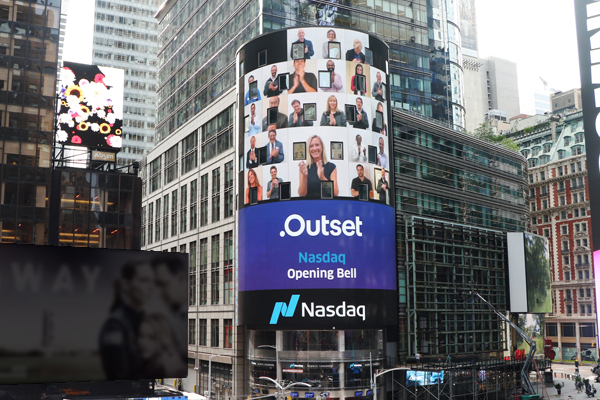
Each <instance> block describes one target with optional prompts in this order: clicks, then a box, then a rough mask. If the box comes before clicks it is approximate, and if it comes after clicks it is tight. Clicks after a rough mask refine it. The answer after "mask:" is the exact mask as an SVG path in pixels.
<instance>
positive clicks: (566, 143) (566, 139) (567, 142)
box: [563, 136, 571, 147]
mask: <svg viewBox="0 0 600 400" xmlns="http://www.w3.org/2000/svg"><path fill="white" fill-rule="evenodd" d="M563 141H564V143H563V146H565V147H566V146H568V145H570V144H571V137H569V136H565V137H564V139H563Z"/></svg>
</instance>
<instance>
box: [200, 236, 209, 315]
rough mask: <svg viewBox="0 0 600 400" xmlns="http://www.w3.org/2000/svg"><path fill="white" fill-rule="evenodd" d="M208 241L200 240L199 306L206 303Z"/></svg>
mask: <svg viewBox="0 0 600 400" xmlns="http://www.w3.org/2000/svg"><path fill="white" fill-rule="evenodd" d="M207 271H208V239H200V290H199V293H198V294H199V300H198V301H199V302H200V305H201V306H205V305H206V304H207V303H208V300H207V298H208V276H207Z"/></svg>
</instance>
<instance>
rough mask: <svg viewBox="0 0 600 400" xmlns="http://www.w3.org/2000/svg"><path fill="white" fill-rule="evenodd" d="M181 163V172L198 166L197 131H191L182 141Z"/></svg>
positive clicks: (183, 172) (184, 172)
mask: <svg viewBox="0 0 600 400" xmlns="http://www.w3.org/2000/svg"><path fill="white" fill-rule="evenodd" d="M182 152H183V165H182V171H181V174H182V175H183V174H186V173H188V172H190V171H191V170H193V169H194V168H196V167H198V131H197V130H196V131H194V132H192V133H191V134H190V135H188V136H187V137H186V138H185V139H183V141H182Z"/></svg>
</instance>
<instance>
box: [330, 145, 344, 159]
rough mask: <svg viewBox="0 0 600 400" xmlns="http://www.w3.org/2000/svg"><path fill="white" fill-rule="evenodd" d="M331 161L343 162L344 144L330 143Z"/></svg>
mask: <svg viewBox="0 0 600 400" xmlns="http://www.w3.org/2000/svg"><path fill="white" fill-rule="evenodd" d="M330 154H331V159H332V160H343V159H344V142H331V153H330Z"/></svg>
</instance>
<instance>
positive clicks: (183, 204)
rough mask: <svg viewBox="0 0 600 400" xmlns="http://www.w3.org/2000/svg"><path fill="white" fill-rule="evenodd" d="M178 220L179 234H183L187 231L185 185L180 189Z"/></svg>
mask: <svg viewBox="0 0 600 400" xmlns="http://www.w3.org/2000/svg"><path fill="white" fill-rule="evenodd" d="M179 219H180V221H179V233H184V232H185V231H186V230H187V185H183V186H182V187H181V211H180V213H179Z"/></svg>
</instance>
